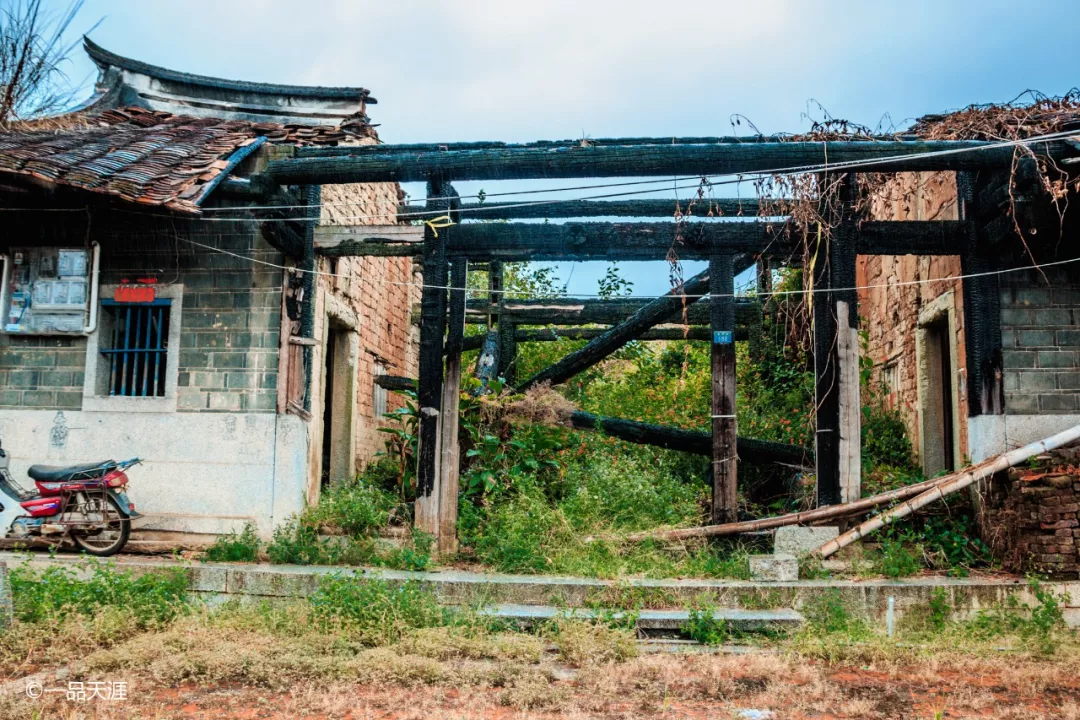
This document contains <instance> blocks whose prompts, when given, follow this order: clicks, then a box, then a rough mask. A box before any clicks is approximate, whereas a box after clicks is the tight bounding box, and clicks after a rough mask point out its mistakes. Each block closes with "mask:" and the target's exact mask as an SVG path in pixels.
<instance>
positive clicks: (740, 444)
mask: <svg viewBox="0 0 1080 720" xmlns="http://www.w3.org/2000/svg"><path fill="white" fill-rule="evenodd" d="M375 384H376V385H378V386H379V387H384V388H386V389H388V390H394V391H402V390H413V389H415V388H416V380H414V379H413V378H407V377H398V376H395V375H376V376H375ZM570 424H571V426H572V427H573V428H575V429H577V430H594V431H597V432H602V433H604V434H605V435H609V436H611V437H613V438H617V439H619V440H625V441H626V442H632V443H636V444H638V445H653V446H655V447H661V448H665V449H668V450H679V451H681V452H688V453H692V454H694V455H710V454H711V453H712V439H711V438H710V436H709V433H707V432H702V431H700V430H684V429H683V428H674V427H668V426H666V425H653V424H651V423H644V422H639V421H637V420H624V419H622V418H612V417H604V416H602V415H594V414H592V413H587V412H583V411H581V410H577V411H575V412H573V413H571V415H570ZM736 449H737V451H738V453H739V460H740V461H742V462H748V463H751V464H758V465H761V464H766V463H774V462H775V463H781V464H784V465H795V466H799V467H802V466H805V465H806V463H807V459H808V458H809V457H810V456H811V454H812V453H811V452H810V450H809V449H807V448H801V447H799V446H798V445H786V444H784V443H777V442H772V441H769V440H757V439H755V438H744V437H740V438H738V439H737V441H736ZM702 529H703V528H691V530H695V531H699V530H702ZM675 532H685V531H675Z"/></svg>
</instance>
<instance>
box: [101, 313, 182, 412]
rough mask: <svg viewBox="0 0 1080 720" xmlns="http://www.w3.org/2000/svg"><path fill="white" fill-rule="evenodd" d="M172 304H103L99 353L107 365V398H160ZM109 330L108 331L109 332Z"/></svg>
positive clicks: (162, 393)
mask: <svg viewBox="0 0 1080 720" xmlns="http://www.w3.org/2000/svg"><path fill="white" fill-rule="evenodd" d="M171 305H172V300H169V299H157V300H154V301H153V302H148V303H124V302H116V301H115V300H102V301H101V309H102V312H103V313H104V314H105V315H106V316H107V317H106V318H103V319H104V320H106V322H105V323H103V324H102V330H103V331H105V332H104V333H103V335H102V339H103V341H104V342H102V345H105V344H106V343H108V347H105V348H103V349H102V350H101V354H102V355H104V356H105V357H106V358H107V359H108V361H109V365H108V368H109V395H118V396H122V397H163V396H164V395H165V376H166V372H165V370H166V365H167V363H166V359H167V355H168V350H169V347H168V346H169V310H170V306H171ZM110 328H111V329H110Z"/></svg>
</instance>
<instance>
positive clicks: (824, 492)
mask: <svg viewBox="0 0 1080 720" xmlns="http://www.w3.org/2000/svg"><path fill="white" fill-rule="evenodd" d="M838 182H840V183H841V186H840V188H839V203H838V207H835V208H822V210H823V212H825V213H827V215H828V216H829V218H830V221H831V224H832V226H833V229H832V232H831V233H830V234H823V235H821V236H820V237H821V240H820V243H819V245H818V247H817V249H816V251H815V256H816V258H817V261H816V264H815V267H814V276H813V281H814V282H813V290H814V293H815V294H814V307H813V315H814V379H815V383H814V384H815V395H816V403H815V408H816V410H817V413H816V434H815V441H816V446H815V453H814V457H815V460H816V478H817V501H818V505H836V504H838V503H840V502H841V501H842V490H841V457H840V449H841V442H840V440H841V433H842V431H843V430H842V428H841V422H840V415H841V413H840V404H841V403H840V395H841V393H840V386H841V370H840V357H839V346H840V343H839V341H838V331H842V332H849V329H848V328H840V326H839V323H838V320H837V304H838V302H841V301H847V302H848V303H849V309H852V310H854V308H855V303H854V302H851V298H852V297H853V296H854V295H855V291H854V290H853V289H851V288H854V285H855V253H854V252H853V247H852V245H853V244H854V232H855V217H854V193H855V185H854V175H852V174H850V173H849V174H848V175H847V176H845V177H843V178H842V179H841V180H839V181H838ZM854 314H855V318H856V321H857V317H858V314H857V311H856V312H855V313H854ZM846 320H847V324H848V325H849V326H850V324H851V322H852V320H851V319H850V317H849V318H846Z"/></svg>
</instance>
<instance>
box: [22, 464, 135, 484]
mask: <svg viewBox="0 0 1080 720" xmlns="http://www.w3.org/2000/svg"><path fill="white" fill-rule="evenodd" d="M113 465H114V463H113V461H112V460H105V461H103V462H97V463H85V464H83V465H68V466H67V467H64V466H60V465H31V466H30V467H29V468H27V470H26V474H27V475H29V476H30V478H31V479H33V480H37V481H38V482H71V480H72V479H73V478H75V477H76V476H78V477H80V478H83V477H100V476H101V475H104V474H105V473H106V472H108V470H109V469H110V468H111V467H112V466H113Z"/></svg>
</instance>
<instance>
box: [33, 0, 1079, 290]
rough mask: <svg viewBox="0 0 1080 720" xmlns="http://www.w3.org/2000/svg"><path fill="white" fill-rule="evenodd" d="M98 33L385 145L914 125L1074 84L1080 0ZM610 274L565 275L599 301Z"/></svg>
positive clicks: (379, 13) (265, 12)
mask: <svg viewBox="0 0 1080 720" xmlns="http://www.w3.org/2000/svg"><path fill="white" fill-rule="evenodd" d="M68 2H69V0H44V6H45V7H46V8H48V9H50V10H52V11H55V12H59V11H61V10H62V9H63V8H64V7H66V6H67V5H68ZM95 24H96V27H94V26H95ZM91 27H93V28H94V29H93V31H92V33H91V37H92V38H93V39H94V40H95V41H96V42H97V43H98V44H100V45H102V46H104V47H105V48H107V49H108V50H111V51H113V52H115V53H118V54H120V55H125V56H128V57H134V58H137V59H140V60H143V61H146V62H149V63H153V64H157V65H164V66H166V67H169V68H172V69H176V70H183V71H187V72H193V73H200V74H204V75H213V76H217V77H226V78H231V79H242V80H252V81H262V82H278V83H289V84H311V85H346V86H357V85H359V86H362V87H365V88H368V89H369V90H370V91H371V93H372V95H373V96H374V97H376V98H377V99H378V104H377V105H373V106H371V107H369V115H371V118H372V121H373V122H375V123H379V124H380V127H379V128H378V131H379V135H380V137H381V138H382V139H383V140H384V141H386V142H390V143H394V142H458V141H469V140H502V141H511V142H524V141H531V140H541V139H547V140H556V139H564V138H581V137H591V138H604V137H620V136H621V137H630V136H653V137H673V136H692V135H730V134H748V133H750V132H753V131H752V130H751V129H750V127H751V126H750V125H748V121H749V122H750V123H752V124H753V127H756V128H757V129H759V130H760V131H762V132H764V133H774V132H784V131H789V132H796V131H800V130H805V129H806V128H807V127H808V124H809V122H810V119H821V118H822V117H824V114H825V112H827V113H828V114H829V115H831V116H832V117H835V118H844V119H847V120H850V121H853V122H858V123H862V124H865V125H868V126H871V127H876V126H878V125H879V124H880V125H882V126H883V127H884V128H888V127H904V126H905V125H906V124H908V123H910V122H911V120H912V119H914V118H917V117H919V116H920V115H923V114H925V113H929V112H940V111H943V110H951V109H958V108H961V107H964V106H966V105H969V104H972V103H987V102H1002V101H1008V100H1012V99H1013V98H1015V97H1016V96H1018V95H1020V94H1021V93H1023V92H1024V91H1026V90H1038V91H1041V92H1043V93H1045V94H1047V95H1057V94H1061V93H1064V92H1067V91H1068V90H1070V89H1071V88H1073V87H1074V86H1076V85H1080V42H1077V36H1076V28H1077V27H1080V2H1078V1H1077V0H1027V2H1015V0H1010V1H1008V2H1005V1H1001V0H934V1H933V2H931V1H929V0H905V1H904V2H897V1H896V0H876V1H871V2H862V3H852V2H838V1H837V2H833V1H830V0H756V1H755V2H746V1H745V0H740V1H739V2H729V1H728V0H711V1H709V0H706V1H700V2H699V1H698V0H681V1H680V2H677V3H672V4H670V5H668V4H667V3H658V2H655V0H653V1H651V2H640V1H639V0H533V2H528V3H526V2H521V1H520V0H456V1H452V2H436V1H434V0H382V1H372V0H306V1H305V2H302V3H299V2H296V0H184V2H163V1H161V0H143V1H142V2H132V1H131V0H85V4H84V5H83V7H82V10H81V12H80V13H79V15H78V16H77V17H76V19H75V21H74V23H73V25H72V27H71V31H72V40H73V41H74V40H75V39H77V37H78V35H79V34H81V33H82V32H84V31H86V30H89V29H90V28H91ZM67 73H68V75H69V77H70V78H71V80H72V82H73V83H75V84H77V85H81V86H84V87H86V88H87V92H88V91H89V88H90V86H91V85H92V82H93V79H94V77H95V75H96V73H95V71H94V68H93V65H92V63H90V61H89V60H88V59H87V58H86V57H85V55H84V54H83V52H82V50H81V48H76V50H75V51H74V52H73V53H72V60H71V63H70V65H69V67H68V68H67ZM735 118H742V119H741V120H740V122H739V124H733V122H734V119H735ZM590 182H595V181H590ZM569 184H580V182H575V183H564V184H563V185H562V186H563V187H565V186H566V185H569ZM556 186H557V185H556V184H555V183H554V182H553V181H543V183H540V184H537V183H531V184H522V183H518V184H511V183H456V184H455V187H457V188H458V190H459V192H461V193H462V194H463V195H464V194H472V193H475V192H477V191H478V190H479V189H481V188H482V189H484V190H485V191H486V192H489V193H491V192H504V191H506V190H508V189H523V188H532V189H536V188H540V187H544V188H547V187H556ZM406 190H407V191H408V192H410V194H411V195H412V196H413V198H414V199H417V198H418V196H422V194H423V188H422V187H418V186H409V187H407V188H406ZM682 192H684V193H685V192H686V191H685V190H684V191H682ZM742 192H743V193H744V195H745V194H752V190H751V188H749V187H745V188H743V190H742ZM580 194H581V193H580V192H578V193H564V194H562V195H555V196H553V197H570V196H579V195H580ZM725 194H734V191H733V190H732V191H731V192H728V193H725ZM674 196H675V194H674V192H673V191H672V190H670V189H669V190H666V191H664V192H658V193H657V194H656V195H655V197H674ZM605 269H606V264H605V263H576V264H570V263H560V264H559V266H558V271H557V274H558V275H559V276H560V277H562V278H563V279H564V280H565V279H566V278H567V277H569V278H570V281H569V284H568V291H569V292H571V293H575V294H589V293H595V292H596V281H597V278H598V277H600V276H602V275H603V274H604V271H605ZM696 270H697V266H696V265H694V264H690V263H687V266H686V268H685V275H686V276H689V275H690V274H692V273H693V272H696ZM620 272H621V274H622V275H623V276H624V277H626V278H627V279H629V280H631V281H632V282H633V283H634V286H633V290H634V293H635V294H638V295H657V294H660V293H663V292H665V291H666V290H667V289H668V272H667V270H666V269H665V265H664V264H663V263H625V262H624V263H621V264H620ZM743 280H745V278H743Z"/></svg>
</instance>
